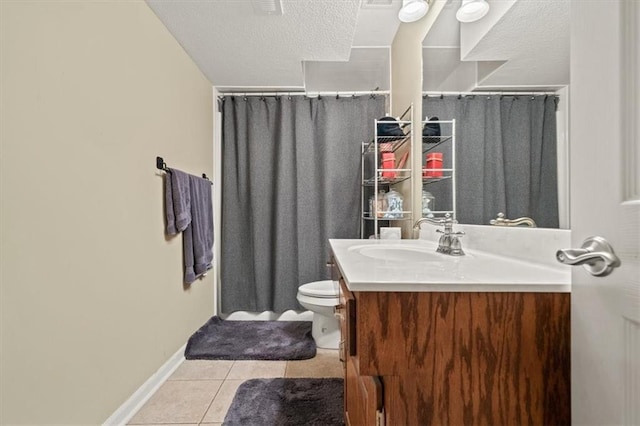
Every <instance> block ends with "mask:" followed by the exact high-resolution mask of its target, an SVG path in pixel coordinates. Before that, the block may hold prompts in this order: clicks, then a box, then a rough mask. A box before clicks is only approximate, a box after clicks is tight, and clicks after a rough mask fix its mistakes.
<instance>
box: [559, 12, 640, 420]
mask: <svg viewBox="0 0 640 426" xmlns="http://www.w3.org/2000/svg"><path fill="white" fill-rule="evenodd" d="M639 35H640V1H639V0H607V1H585V0H574V1H572V4H571V86H570V91H571V106H570V122H571V133H570V138H571V229H572V232H571V235H572V236H571V238H572V245H573V248H580V246H581V245H582V242H583V240H585V239H586V238H587V237H590V236H600V237H603V238H605V239H606V240H607V241H608V242H609V243H610V244H611V246H612V247H613V250H614V251H615V253H616V254H617V256H618V257H619V259H620V262H621V264H620V266H619V267H618V268H615V269H614V270H613V271H612V272H611V274H610V275H608V276H606V277H594V276H592V275H590V274H589V273H588V272H587V271H586V270H585V269H584V268H583V266H573V267H572V268H573V270H572V274H573V275H572V279H573V286H572V294H571V378H572V379H571V393H572V398H571V403H572V422H573V424H576V425H583V424H591V425H613V424H623V425H640V260H639V254H640V230H639V229H640V147H639V145H640V142H639V137H640V108H639V107H638V103H639V102H640V93H639V92H640V36H639Z"/></svg>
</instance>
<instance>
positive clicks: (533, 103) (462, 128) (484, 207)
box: [422, 95, 559, 228]
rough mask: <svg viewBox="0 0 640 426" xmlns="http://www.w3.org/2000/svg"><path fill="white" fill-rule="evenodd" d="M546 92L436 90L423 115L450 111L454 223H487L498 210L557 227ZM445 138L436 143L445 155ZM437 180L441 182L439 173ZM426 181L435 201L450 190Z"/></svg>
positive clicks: (552, 130)
mask: <svg viewBox="0 0 640 426" xmlns="http://www.w3.org/2000/svg"><path fill="white" fill-rule="evenodd" d="M556 103H557V98H556V97H554V96H545V95H536V96H531V95H529V96H525V95H523V96H495V95H494V96H488V95H475V96H460V97H459V96H443V97H431V96H429V97H427V98H425V99H424V100H423V104H422V112H423V116H428V117H430V118H431V117H434V116H436V117H438V118H439V119H441V120H450V119H456V163H457V164H456V180H457V182H456V194H457V199H456V204H457V211H456V215H457V219H458V222H460V223H471V224H484V225H487V224H489V221H490V220H491V219H494V218H495V217H496V215H497V213H499V212H503V213H505V215H506V217H507V218H509V219H515V218H518V217H521V216H528V217H531V218H533V219H534V220H535V221H536V223H537V225H538V226H540V227H544V228H558V226H559V223H558V183H557V155H556V139H557V135H556ZM448 146H449V145H448V144H444V145H442V149H440V148H439V149H438V150H439V151H444V155H445V157H446V156H448V155H450V151H447V148H448ZM438 184H441V185H442V186H444V185H446V184H447V183H446V181H443V182H442V183H440V182H439V183H438ZM438 184H434V185H433V186H431V185H429V191H432V192H435V194H434V195H435V197H436V205H438V204H437V203H438V202H442V204H445V205H446V204H447V197H448V193H449V192H450V191H445V190H442V188H440V190H439V187H438Z"/></svg>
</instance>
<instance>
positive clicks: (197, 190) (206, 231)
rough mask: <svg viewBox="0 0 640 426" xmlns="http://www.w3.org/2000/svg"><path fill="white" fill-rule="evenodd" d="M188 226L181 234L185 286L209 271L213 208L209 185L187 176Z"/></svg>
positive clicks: (195, 177) (204, 180)
mask: <svg viewBox="0 0 640 426" xmlns="http://www.w3.org/2000/svg"><path fill="white" fill-rule="evenodd" d="M189 183H190V185H189V187H190V196H191V214H190V217H191V223H190V224H189V226H187V228H186V229H185V230H184V231H183V233H182V245H183V250H184V268H185V269H184V282H185V283H187V284H191V283H192V282H193V281H195V280H196V279H197V278H198V277H200V276H201V275H202V274H204V273H205V272H207V271H208V270H209V269H211V268H212V265H211V262H212V260H213V206H212V204H211V182H210V181H209V180H207V179H203V178H200V177H197V176H193V175H189Z"/></svg>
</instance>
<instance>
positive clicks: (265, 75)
mask: <svg viewBox="0 0 640 426" xmlns="http://www.w3.org/2000/svg"><path fill="white" fill-rule="evenodd" d="M147 3H148V4H149V6H150V7H151V9H153V11H154V12H155V13H156V15H157V16H158V17H159V18H160V20H161V21H162V22H163V23H164V24H165V26H166V27H167V28H168V29H169V31H170V32H171V33H172V34H173V36H174V37H175V38H176V39H177V40H178V42H179V43H180V44H181V45H182V46H183V47H184V49H185V50H186V51H187V53H188V54H189V55H190V56H191V58H192V59H193V60H194V61H195V62H196V64H198V66H199V67H200V69H201V70H202V71H203V73H204V74H205V75H206V76H207V78H208V79H209V81H211V83H212V84H213V85H215V86H239V87H242V86H264V87H292V86H293V87H295V86H299V87H302V86H303V85H304V79H303V73H302V61H305V60H307V61H323V60H328V61H336V60H343V61H346V60H347V59H348V58H349V54H350V50H351V45H352V40H353V37H354V33H355V30H356V21H357V18H358V8H359V3H360V1H359V0H283V1H282V9H283V14H282V15H271V16H270V15H258V14H256V13H255V12H254V7H253V4H252V2H250V1H246V0H245V1H238V0H183V1H167V0H147Z"/></svg>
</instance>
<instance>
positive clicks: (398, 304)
mask: <svg viewBox="0 0 640 426" xmlns="http://www.w3.org/2000/svg"><path fill="white" fill-rule="evenodd" d="M336 269H337V268H336ZM340 300H341V304H340V306H339V307H338V316H339V318H340V321H341V327H342V329H341V331H342V341H341V345H340V346H341V349H340V357H341V360H342V361H343V365H344V367H345V422H346V424H347V425H350V426H370V425H371V426H374V425H382V424H384V425H387V426H391V425H398V426H410V425H420V426H426V425H510V426H511V425H569V424H570V423H571V418H570V413H571V410H570V364H569V362H570V353H569V345H570V335H569V307H570V304H569V303H570V294H568V293H516V292H512V293H506V292H505V293H482V292H476V293H453V292H451V293H444V292H433V293H430V292H351V291H350V290H349V289H348V288H347V286H346V283H345V282H344V280H343V279H342V277H340Z"/></svg>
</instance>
